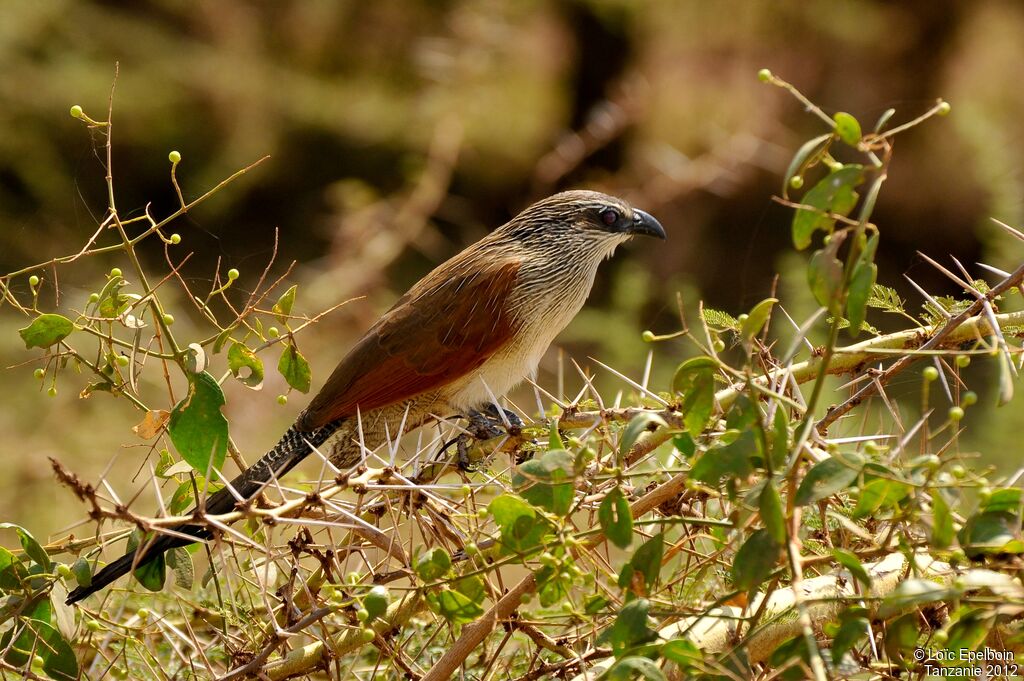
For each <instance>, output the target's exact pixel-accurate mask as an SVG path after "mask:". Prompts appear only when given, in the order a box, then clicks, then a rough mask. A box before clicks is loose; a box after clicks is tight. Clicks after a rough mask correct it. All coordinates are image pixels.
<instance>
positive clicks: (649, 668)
mask: <svg viewBox="0 0 1024 681" xmlns="http://www.w3.org/2000/svg"><path fill="white" fill-rule="evenodd" d="M638 677H639V678H641V679H646V680H647V681H666V679H665V673H664V672H663V671H661V668H660V667H659V666H658V665H657V664H656V663H655V662H654V661H652V660H649V659H647V658H646V657H639V656H637V655H630V656H629V657H624V658H622V659H621V660H618V661H617V662H616V663H615V664H613V665H612V666H611V667H610V668H609V669H608V671H606V672H605V673H604V674H602V675H601V681H631V679H635V678H638Z"/></svg>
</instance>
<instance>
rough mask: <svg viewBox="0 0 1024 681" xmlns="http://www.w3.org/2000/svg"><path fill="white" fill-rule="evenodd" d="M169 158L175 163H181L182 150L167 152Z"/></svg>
mask: <svg viewBox="0 0 1024 681" xmlns="http://www.w3.org/2000/svg"><path fill="white" fill-rule="evenodd" d="M167 160H168V161H170V162H171V163H173V164H174V165H178V164H179V163H181V152H179V151H172V152H171V153H169V154H167Z"/></svg>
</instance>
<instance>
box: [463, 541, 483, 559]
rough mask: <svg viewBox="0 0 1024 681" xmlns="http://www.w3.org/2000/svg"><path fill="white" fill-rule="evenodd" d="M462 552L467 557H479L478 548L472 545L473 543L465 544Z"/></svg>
mask: <svg viewBox="0 0 1024 681" xmlns="http://www.w3.org/2000/svg"><path fill="white" fill-rule="evenodd" d="M462 550H463V551H465V552H466V555H467V556H478V555H480V547H479V546H477V545H476V544H474V543H473V542H470V543H468V544H466V545H465V546H464V547H463V548H462Z"/></svg>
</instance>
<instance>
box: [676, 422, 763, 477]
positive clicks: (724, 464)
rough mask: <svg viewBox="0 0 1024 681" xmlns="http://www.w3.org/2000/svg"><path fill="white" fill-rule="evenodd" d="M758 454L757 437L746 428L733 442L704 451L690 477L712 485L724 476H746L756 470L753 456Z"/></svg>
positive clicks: (691, 470) (694, 465)
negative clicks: (752, 462) (752, 460)
mask: <svg viewBox="0 0 1024 681" xmlns="http://www.w3.org/2000/svg"><path fill="white" fill-rule="evenodd" d="M758 454H759V452H758V446H757V438H756V437H755V435H754V433H753V431H750V430H745V431H743V432H741V433H740V435H739V437H737V438H736V439H735V440H734V441H732V442H731V443H729V444H727V445H724V446H721V447H715V448H714V449H710V450H708V451H706V452H704V454H703V455H701V457H700V458H699V459H697V461H696V462H695V463H694V464H693V467H692V468H691V469H690V477H691V478H692V479H694V480H699V481H701V482H706V483H709V484H712V485H717V484H718V483H719V481H720V480H721V479H722V478H724V477H735V478H744V477H746V476H748V475H750V474H751V473H752V472H753V471H754V467H753V465H752V464H751V458H752V457H755V456H757V455H758Z"/></svg>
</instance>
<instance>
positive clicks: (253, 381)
mask: <svg viewBox="0 0 1024 681" xmlns="http://www.w3.org/2000/svg"><path fill="white" fill-rule="evenodd" d="M228 369H230V370H231V375H232V376H234V377H235V378H237V379H238V380H239V381H241V382H242V384H243V385H245V386H247V387H249V388H252V389H253V390H259V389H260V388H262V387H263V360H261V359H260V358H259V357H257V356H256V353H254V352H253V351H252V350H250V349H249V348H248V347H246V345H245V343H233V344H232V345H231V349H230V350H228ZM243 369H248V370H249V371H248V372H246V373H247V375H245V376H243V375H242V370H243Z"/></svg>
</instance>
